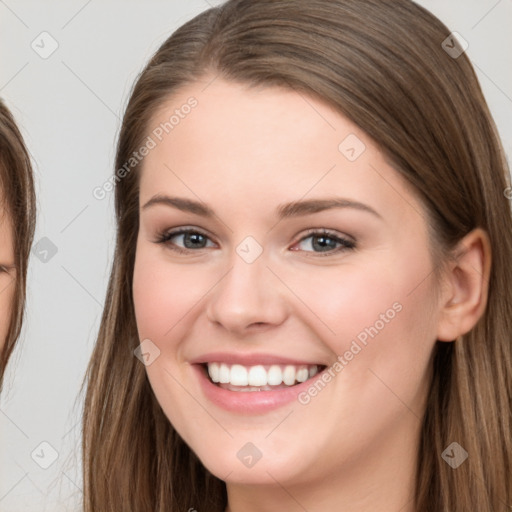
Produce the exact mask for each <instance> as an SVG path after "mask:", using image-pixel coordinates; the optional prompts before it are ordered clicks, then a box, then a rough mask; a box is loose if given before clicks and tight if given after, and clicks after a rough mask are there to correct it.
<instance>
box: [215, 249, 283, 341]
mask: <svg viewBox="0 0 512 512" xmlns="http://www.w3.org/2000/svg"><path fill="white" fill-rule="evenodd" d="M264 256H265V254H262V255H261V256H260V257H259V258H258V259H257V260H256V261H254V262H252V263H247V262H246V261H244V259H242V258H241V257H240V256H239V255H238V254H236V253H235V254H234V255H233V258H232V261H231V263H232V265H231V268H230V270H229V271H228V272H227V273H226V274H225V275H224V277H223V278H222V279H221V280H220V281H219V283H218V284H217V286H215V287H214V289H213V290H212V293H210V294H209V301H208V305H207V316H208V318H209V320H210V321H211V322H214V323H215V324H217V325H220V326H222V327H224V329H226V330H227V331H230V332H232V333H234V334H237V335H244V334H245V335H246V334H248V333H249V332H251V331H254V330H260V329H263V328H265V327H270V326H277V325H280V324H281V323H283V322H284V321H285V319H286V317H287V315H288V307H287V302H286V297H285V291H286V290H285V287H284V286H283V285H282V283H281V282H280V281H279V279H277V278H276V276H275V275H274V273H273V272H271V271H270V270H269V268H268V267H267V265H266V258H265V257H264Z"/></svg>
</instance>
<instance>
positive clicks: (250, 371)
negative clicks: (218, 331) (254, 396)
mask: <svg viewBox="0 0 512 512" xmlns="http://www.w3.org/2000/svg"><path fill="white" fill-rule="evenodd" d="M207 367H208V375H209V376H210V379H211V380H212V382H215V383H219V384H230V385H232V386H240V387H244V388H245V389H243V390H242V389H240V391H260V390H269V389H270V386H279V385H281V384H283V383H284V384H285V385H286V386H293V385H294V384H296V383H297V382H305V381H306V380H308V378H311V377H313V376H314V375H316V374H317V373H318V370H319V368H318V366H317V365H316V364H313V365H307V366H305V365H300V366H295V365H291V364H289V365H286V366H280V365H277V364H273V365H271V366H264V365H261V364H259V365H255V366H250V367H246V366H243V365H241V364H233V365H229V364H226V363H218V362H212V363H208V364H207Z"/></svg>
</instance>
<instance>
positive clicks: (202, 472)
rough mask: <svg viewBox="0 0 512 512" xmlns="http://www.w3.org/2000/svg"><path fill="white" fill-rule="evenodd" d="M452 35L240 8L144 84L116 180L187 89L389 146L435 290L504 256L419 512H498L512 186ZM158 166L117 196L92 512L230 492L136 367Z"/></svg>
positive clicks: (176, 36)
mask: <svg viewBox="0 0 512 512" xmlns="http://www.w3.org/2000/svg"><path fill="white" fill-rule="evenodd" d="M449 35H450V30H449V29H448V28H447V27H446V26H445V25H444V24H443V23H441V22H440V21H439V20H438V19H437V18H436V17H434V16H433V15H432V14H431V13H429V12H428V11H427V10H425V9H424V8H422V7H420V6H418V5H417V4H415V3H413V2H411V1H408V0H294V1H293V2H291V1H288V0H231V1H228V2H227V3H225V4H223V5H221V6H218V7H216V8H211V9H209V10H207V11H205V12H203V13H201V14H199V15H198V16H196V17H195V18H194V19H192V20H191V21H189V22H187V23H186V24H184V25H183V26H182V27H180V28H179V29H178V30H176V31H175V32H174V33H173V34H172V35H171V37H169V38H168V39H167V40H166V41H165V42H164V43H163V45H162V46H161V47H160V48H159V50H158V51H157V52H156V54H155V55H154V56H153V58H152V59H151V60H150V62H149V63H148V64H147V66H146V67H145V69H144V70H143V71H142V73H141V74H140V76H139V77H138V79H137V81H136V83H135V86H134V88H133V90H132V92H131V97H130V100H129V103H128V105H127V108H126V112H125V115H124V119H123V123H122V127H121V131H120V136H119V141H118V147H117V159H116V169H119V168H121V167H122V166H123V165H124V163H125V162H127V161H128V160H129V158H130V156H131V155H132V153H133V152H134V151H136V150H137V149H138V148H139V147H140V146H141V144H142V143H143V141H144V140H145V138H147V136H148V135H149V134H150V133H151V129H152V128H154V127H152V116H154V115H155V112H157V111H158V109H159V107H161V106H162V105H163V103H165V102H168V101H169V99H170V98H172V96H173V95H174V94H176V93H177V91H180V90H182V89H183V88H184V87H186V86H187V84H192V83H194V82H195V81H197V80H198V79H200V78H201V79H206V78H208V79H210V80H211V79H213V78H214V77H220V78H222V79H225V80H228V81H231V82H233V83H239V84H244V85H246V86H247V87H260V88H264V87H271V86H279V87H283V88H286V89H289V90H292V91H297V92H299V93H300V94H302V95H304V97H307V96H309V97H311V98H315V99H317V100H320V101H323V102H324V103H326V104H328V105H330V106H332V107H334V108H335V109H337V111H339V112H340V114H342V115H344V116H346V117H347V118H348V119H349V120H351V121H352V122H354V123H355V124H356V125H358V126H359V127H360V128H361V129H362V130H363V131H364V132H366V134H367V135H368V136H369V137H370V138H371V139H373V141H375V143H376V144H377V145H378V147H379V148H380V149H381V151H382V152H383V154H384V155H385V156H386V158H387V159H388V161H389V162H390V163H391V165H392V166H393V167H394V168H395V169H396V171H397V172H398V173H399V175H401V176H402V177H403V178H404V179H405V180H406V181H407V183H408V184H410V186H411V190H413V191H414V193H415V194H416V195H417V197H418V198H419V199H420V201H421V204H422V205H423V206H424V209H425V211H426V212H427V221H428V226H429V233H430V244H431V251H432V255H433V261H434V262H436V264H437V266H436V272H435V277H438V276H439V275H440V273H441V270H442V269H443V268H444V263H446V262H447V261H448V260H449V258H450V257H452V256H453V250H454V248H455V246H456V244H457V243H458V242H459V241H460V240H461V239H462V238H463V237H464V236H465V235H466V234H467V233H468V232H470V231H471V230H472V229H474V228H476V227H480V228H482V229H484V230H485V231H486V232H487V234H488V235H489V239H490V244H491V250H492V267H491V274H490V278H489V280H490V281H489V296H488V302H487V307H486V310H485V312H484V314H483V315H482V317H481V318H480V320H479V321H478V323H477V324H476V325H475V327H474V328H473V329H472V330H471V331H470V332H468V333H467V334H465V335H463V336H461V337H460V338H459V339H457V340H453V341H452V342H438V343H436V346H435V349H434V353H433V354H432V365H431V369H432V374H431V385H430V390H429V397H428V404H427V408H426V411H425V414H424V417H423V418H421V421H422V433H421V442H420V446H418V466H417V473H416V495H415V510H416V511H417V512H467V511H468V510H477V511H478V512H498V511H505V510H506V504H508V505H509V506H510V505H512V496H511V478H512V476H511V475H512V462H511V457H512V435H511V424H512V423H511V388H512V356H511V351H512V345H511V336H512V265H511V262H512V219H511V211H510V205H509V202H508V201H507V199H506V197H505V195H504V191H505V189H506V188H507V186H509V185H510V183H509V173H508V167H507V163H506V160H505V157H504V153H503V150H502V147H501V143H500V140H499V136H498V134H497V130H496V127H495V124H494V121H493V119H492V117H491V115H490V113H489V110H488V107H487V104H486V101H485V99H484V97H483V94H482V91H481V88H480V85H479V82H478V80H477V77H476V75H475V72H474V69H473V67H472V65H471V63H470V61H469V59H468V58H467V56H466V54H465V53H464V54H462V55H460V56H459V57H458V58H452V57H451V56H450V55H449V54H448V53H447V52H445V50H444V49H443V48H442V46H441V45H442V42H443V41H444V40H445V39H446V38H447V37H448V36H449ZM451 46H453V45H451ZM197 108H201V104H200V101H199V105H198V107H197ZM190 115H193V113H192V114H190ZM185 122H186V121H185ZM142 165H143V162H142V164H140V165H139V166H137V167H136V168H134V169H133V170H132V171H131V172H130V173H128V174H127V175H126V176H125V177H124V178H122V179H120V180H118V182H117V184H116V192H115V194H116V196H115V209H116V219H117V241H116V249H115V257H114V263H113V266H112V270H111V276H110V281H109V285H108V291H107V296H106V301H105V309H104V313H103V318H102V321H101V327H100V331H99V335H98V339H97V343H96V346H95V349H94V353H93V356H92V359H91V362H90V365H89V369H88V379H87V380H88V384H87V393H86V400H85V411H84V417H83V463H84V505H85V511H86V512H106V511H113V510H115V511H116V512H123V511H137V512H164V511H165V512H170V511H183V510H188V509H189V508H190V507H193V508H195V509H197V510H208V511H209V512H221V511H223V510H224V507H225V506H226V499H227V494H226V486H225V483H224V482H223V481H221V480H220V479H218V478H216V477H215V476H213V475H212V474H210V473H209V472H208V471H207V470H206V469H205V468H204V467H203V466H202V464H201V463H200V461H199V460H198V458H197V457H196V455H195V454H194V453H193V452H192V450H190V449H189V447H188V446H187V445H186V444H185V443H184V442H183V441H182V439H181V438H180V436H179V435H178V434H177V432H176V431H175V430H174V428H173V426H172V425H171V424H170V422H169V421H168V419H167V418H166V416H165V415H164V413H163V411H162V409H161V407H160V406H159V404H158V403H157V401H156V399H155V396H154V394H153V392H152V390H151V387H150V385H149V382H148V379H147V376H146V373H145V368H144V366H143V365H142V364H141V363H140V362H139V361H138V360H137V359H136V358H135V357H134V356H133V350H134V348H135V347H137V346H138V343H139V340H138V336H137V327H136V323H135V316H134V303H133V298H132V278H133V270H134V258H135V248H136V240H137V233H138V227H139V189H138V183H139V174H140V172H141V166H142ZM454 441H456V442H457V443H459V444H460V445H461V446H462V447H463V448H464V449H465V450H466V451H467V452H468V453H469V457H468V458H467V460H466V461H464V463H463V464H461V465H460V466H459V467H458V468H457V469H456V470H455V469H452V467H450V466H449V465H448V464H447V463H445V461H444V460H443V459H442V457H441V454H442V452H443V451H444V450H445V448H446V447H447V446H449V445H450V444H451V443H452V442H454Z"/></svg>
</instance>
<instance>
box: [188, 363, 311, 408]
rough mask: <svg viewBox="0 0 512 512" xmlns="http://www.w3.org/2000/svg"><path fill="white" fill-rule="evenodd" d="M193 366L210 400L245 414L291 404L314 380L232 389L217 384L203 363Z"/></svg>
mask: <svg viewBox="0 0 512 512" xmlns="http://www.w3.org/2000/svg"><path fill="white" fill-rule="evenodd" d="M192 367H193V368H194V370H195V371H196V372H197V375H198V378H199V382H200V384H201V388H202V389H203V392H204V394H205V395H206V398H208V400H210V401H211V402H213V403H214V404H215V405H218V406H219V407H222V408H223V409H226V410H228V411H232V412H238V413H245V414H262V413H265V412H269V411H272V410H275V409H278V408H279V407H282V406H284V405H286V404H289V403H291V402H293V401H294V400H297V396H298V394H299V393H301V392H302V391H305V390H306V389H308V388H309V387H310V386H311V384H312V382H313V378H311V379H308V380H307V381H305V382H301V383H300V384H296V385H295V386H290V387H289V388H281V389H276V390H275V391H230V390H229V389H224V388H221V387H219V386H217V385H215V384H214V383H213V382H212V381H211V380H210V379H209V378H208V376H207V375H206V370H205V368H204V367H203V366H202V365H199V364H194V365H192ZM318 375H320V374H319V373H318V374H317V375H315V380H316V378H317V377H318Z"/></svg>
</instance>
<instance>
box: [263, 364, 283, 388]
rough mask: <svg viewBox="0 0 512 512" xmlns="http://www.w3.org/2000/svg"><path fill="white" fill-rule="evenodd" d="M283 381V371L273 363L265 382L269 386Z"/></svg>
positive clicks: (277, 384)
mask: <svg viewBox="0 0 512 512" xmlns="http://www.w3.org/2000/svg"><path fill="white" fill-rule="evenodd" d="M281 382H283V372H282V371H281V367H279V366H277V365H276V364H273V365H272V366H271V367H270V368H269V370H268V373H267V384H268V385H269V386H279V384H281Z"/></svg>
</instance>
